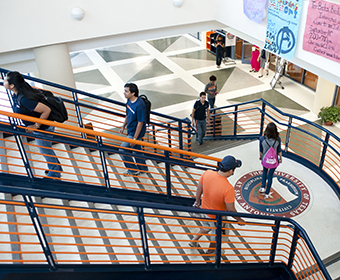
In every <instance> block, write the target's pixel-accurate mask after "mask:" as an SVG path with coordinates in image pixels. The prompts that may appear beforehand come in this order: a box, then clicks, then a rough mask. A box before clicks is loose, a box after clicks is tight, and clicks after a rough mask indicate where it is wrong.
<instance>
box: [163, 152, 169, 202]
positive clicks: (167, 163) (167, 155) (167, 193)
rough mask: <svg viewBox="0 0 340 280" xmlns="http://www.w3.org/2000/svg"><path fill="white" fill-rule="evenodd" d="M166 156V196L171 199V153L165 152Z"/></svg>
mask: <svg viewBox="0 0 340 280" xmlns="http://www.w3.org/2000/svg"><path fill="white" fill-rule="evenodd" d="M164 155H165V175H166V196H167V198H168V199H169V198H170V197H171V176H170V167H171V165H170V163H169V159H170V153H169V151H164Z"/></svg>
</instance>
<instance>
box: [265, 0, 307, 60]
mask: <svg viewBox="0 0 340 280" xmlns="http://www.w3.org/2000/svg"><path fill="white" fill-rule="evenodd" d="M302 3H303V0H290V1H288V0H269V4H268V22H267V32H266V41H265V46H264V48H265V49H266V50H268V51H270V52H271V53H273V54H275V55H278V56H282V57H284V58H286V59H288V60H291V59H292V58H293V56H294V52H295V49H296V41H297V38H298V31H299V22H300V15H301V12H302Z"/></svg>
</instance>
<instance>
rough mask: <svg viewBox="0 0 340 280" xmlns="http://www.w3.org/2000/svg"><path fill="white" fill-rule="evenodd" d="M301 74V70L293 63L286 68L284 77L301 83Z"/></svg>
mask: <svg viewBox="0 0 340 280" xmlns="http://www.w3.org/2000/svg"><path fill="white" fill-rule="evenodd" d="M302 73H303V69H302V68H301V67H299V66H296V65H295V64H293V63H290V62H289V63H288V64H287V66H286V75H287V76H289V77H291V78H292V79H293V80H295V81H298V82H299V83H301V82H302Z"/></svg>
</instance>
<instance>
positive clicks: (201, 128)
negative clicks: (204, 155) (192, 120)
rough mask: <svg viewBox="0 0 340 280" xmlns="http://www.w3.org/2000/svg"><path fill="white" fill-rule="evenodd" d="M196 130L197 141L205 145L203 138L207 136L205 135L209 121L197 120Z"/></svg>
mask: <svg viewBox="0 0 340 280" xmlns="http://www.w3.org/2000/svg"><path fill="white" fill-rule="evenodd" d="M196 129H197V139H198V143H199V144H202V143H203V138H204V136H205V133H206V131H207V121H206V120H205V119H204V120H196Z"/></svg>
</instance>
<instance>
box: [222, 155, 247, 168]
mask: <svg viewBox="0 0 340 280" xmlns="http://www.w3.org/2000/svg"><path fill="white" fill-rule="evenodd" d="M241 165H242V161H240V160H238V159H236V158H234V157H233V156H226V157H224V158H223V159H222V161H221V162H220V167H221V168H223V169H226V170H230V169H234V168H236V167H241Z"/></svg>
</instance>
